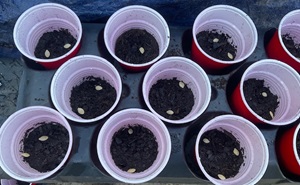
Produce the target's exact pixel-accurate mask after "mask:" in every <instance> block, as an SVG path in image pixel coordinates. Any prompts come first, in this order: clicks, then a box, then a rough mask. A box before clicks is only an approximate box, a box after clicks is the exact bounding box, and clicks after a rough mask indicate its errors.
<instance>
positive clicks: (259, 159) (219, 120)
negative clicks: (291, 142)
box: [195, 115, 269, 185]
mask: <svg viewBox="0 0 300 185" xmlns="http://www.w3.org/2000/svg"><path fill="white" fill-rule="evenodd" d="M213 129H217V130H220V131H222V130H226V131H228V132H230V133H231V134H232V135H233V136H234V137H235V138H236V139H237V140H238V141H239V142H240V146H241V148H243V149H244V164H242V165H241V167H240V170H239V172H238V174H237V175H236V176H234V177H232V178H226V179H225V180H220V179H216V178H214V177H212V176H210V175H209V174H208V173H207V172H206V170H205V168H204V167H203V165H202V163H201V159H200V156H199V143H200V139H201V136H202V135H203V134H204V133H205V132H206V131H209V130H213ZM195 152H196V158H197V163H198V165H199V167H200V169H201V171H202V172H203V174H204V175H205V176H206V177H207V178H208V180H210V181H211V182H212V183H213V184H222V185H226V184H228V185H229V184H256V183H257V182H258V181H259V180H260V179H261V178H262V177H263V175H264V173H265V171H266V169H267V166H268V162H269V151H268V146H267V143H266V141H265V138H264V136H263V135H262V133H261V132H260V130H259V129H258V128H257V127H256V126H255V125H254V124H252V123H251V122H250V121H248V120H246V119H245V118H242V117H240V116H236V115H222V116H217V117H215V118H213V119H212V120H210V121H209V122H207V123H206V124H205V125H204V126H203V127H202V128H201V130H200V132H199V133H198V136H197V140H196V144H195Z"/></svg>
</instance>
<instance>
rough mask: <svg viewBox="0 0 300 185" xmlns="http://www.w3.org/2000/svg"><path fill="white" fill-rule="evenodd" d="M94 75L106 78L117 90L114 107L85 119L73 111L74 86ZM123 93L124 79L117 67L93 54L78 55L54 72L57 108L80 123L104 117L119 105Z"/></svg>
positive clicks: (54, 93) (53, 84)
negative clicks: (71, 102)
mask: <svg viewBox="0 0 300 185" xmlns="http://www.w3.org/2000/svg"><path fill="white" fill-rule="evenodd" d="M88 76H94V77H99V78H101V79H104V80H106V81H107V82H108V83H109V84H110V85H111V86H113V87H114V88H115V90H116V92H117V96H116V100H115V102H114V104H113V105H112V107H111V108H110V109H109V110H108V111H106V112H105V113H104V114H102V115H98V116H97V117H95V118H91V119H84V118H81V117H80V116H78V115H77V114H76V113H75V112H73V111H72V108H71V105H70V97H71V91H72V88H73V87H75V86H76V85H79V84H80V83H82V82H83V79H84V77H88ZM121 93H122V81H121V77H120V74H119V72H118V71H117V69H116V68H115V67H114V66H113V65H112V64H111V63H110V62H108V61H107V60H106V59H104V58H101V57H98V56H93V55H82V56H76V57H74V58H72V59H70V60H69V61H67V62H66V63H64V64H63V65H62V66H61V67H59V68H58V70H57V71H56V73H55V74H54V76H53V78H52V81H51V87H50V95H51V99H52V102H53V104H54V106H55V107H56V109H57V110H58V111H59V112H60V113H62V114H63V115H64V116H65V117H66V118H68V119H70V120H72V121H75V122H78V123H90V122H95V121H98V120H100V119H103V118H104V117H105V116H107V115H108V114H109V113H110V112H112V111H113V110H114V108H115V107H116V106H117V104H118V102H119V100H120V98H121Z"/></svg>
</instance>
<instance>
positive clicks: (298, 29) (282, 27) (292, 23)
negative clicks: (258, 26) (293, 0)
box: [266, 10, 300, 72]
mask: <svg viewBox="0 0 300 185" xmlns="http://www.w3.org/2000/svg"><path fill="white" fill-rule="evenodd" d="M299 16H300V10H294V11H291V12H289V13H288V14H286V15H285V16H284V17H283V18H282V19H281V21H280V23H279V27H278V29H277V31H276V32H275V34H274V35H273V37H272V38H271V40H270V42H269V43H268V44H267V45H266V53H267V55H268V57H269V58H273V59H277V60H280V61H282V62H285V63H287V64H289V65H290V66H292V67H293V68H294V69H295V70H296V71H298V72H300V59H299V58H297V57H295V56H294V55H292V54H291V53H290V52H289V50H288V49H287V48H286V47H285V45H284V43H283V41H282V37H281V36H282V35H285V34H290V36H291V37H292V38H293V41H294V42H295V43H297V44H299V43H300V35H299V33H300V18H299Z"/></svg>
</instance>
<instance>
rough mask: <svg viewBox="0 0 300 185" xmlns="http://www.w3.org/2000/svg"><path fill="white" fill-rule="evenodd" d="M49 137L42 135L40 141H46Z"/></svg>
mask: <svg viewBox="0 0 300 185" xmlns="http://www.w3.org/2000/svg"><path fill="white" fill-rule="evenodd" d="M48 138H49V137H48V136H41V137H40V138H39V140H40V141H46V140H47V139H48Z"/></svg>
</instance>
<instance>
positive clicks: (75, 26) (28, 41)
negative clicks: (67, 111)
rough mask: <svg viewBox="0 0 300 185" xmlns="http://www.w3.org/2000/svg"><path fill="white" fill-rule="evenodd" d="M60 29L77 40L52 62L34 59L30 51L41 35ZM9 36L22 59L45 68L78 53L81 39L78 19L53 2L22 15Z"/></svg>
mask: <svg viewBox="0 0 300 185" xmlns="http://www.w3.org/2000/svg"><path fill="white" fill-rule="evenodd" d="M62 28H63V29H68V30H69V32H70V33H71V34H72V36H73V37H74V38H76V39H77V42H76V44H75V45H74V46H73V48H72V49H71V50H70V51H69V52H67V53H66V54H64V55H62V56H60V57H57V58H53V59H41V58H37V57H35V55H34V50H35V47H36V45H37V43H38V41H39V39H40V38H41V37H42V35H43V34H44V33H46V32H51V31H54V30H59V29H62ZM13 37H14V42H15V45H16V47H17V48H18V50H19V51H20V52H21V53H22V54H23V55H24V56H25V57H27V58H29V59H31V60H33V61H35V62H38V63H39V64H41V65H42V66H44V67H45V68H46V69H56V68H58V67H59V66H60V65H61V64H62V63H64V62H66V61H67V60H68V59H69V58H71V57H73V56H75V55H76V54H77V53H78V51H79V48H80V43H81V38H82V25H81V22H80V20H79V18H78V16H77V15H76V14H75V13H74V12H73V11H72V10H71V9H69V8H68V7H66V6H63V5H60V4H56V3H42V4H39V5H36V6H33V7H31V8H29V9H28V10H26V11H25V12H24V13H22V15H21V16H20V17H19V18H18V20H17V22H16V24H15V27H14V31H13Z"/></svg>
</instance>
